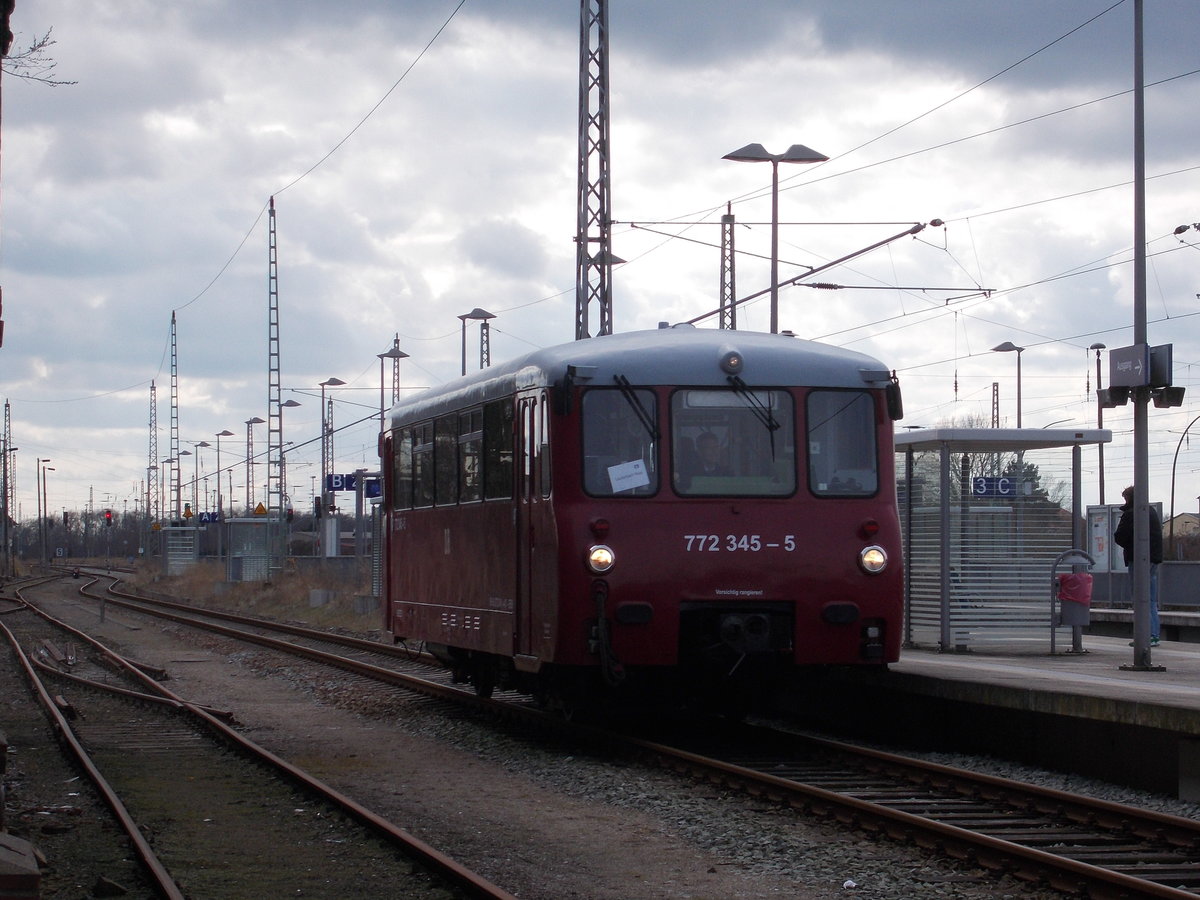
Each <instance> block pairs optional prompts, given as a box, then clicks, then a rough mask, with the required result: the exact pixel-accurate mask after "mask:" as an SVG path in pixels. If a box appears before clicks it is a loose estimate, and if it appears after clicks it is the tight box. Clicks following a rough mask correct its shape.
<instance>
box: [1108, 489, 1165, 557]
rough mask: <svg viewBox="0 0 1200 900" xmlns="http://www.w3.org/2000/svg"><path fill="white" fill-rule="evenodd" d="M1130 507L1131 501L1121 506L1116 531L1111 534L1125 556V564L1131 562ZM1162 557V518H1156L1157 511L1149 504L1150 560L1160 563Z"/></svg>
mask: <svg viewBox="0 0 1200 900" xmlns="http://www.w3.org/2000/svg"><path fill="white" fill-rule="evenodd" d="M1132 507H1133V503H1132V502H1130V503H1126V504H1125V505H1124V506H1122V507H1121V521H1120V522H1118V523H1117V531H1116V534H1114V535H1113V540H1114V541H1116V544H1117V546H1118V547H1120V548H1121V550H1122V552H1123V554H1124V556H1125V565H1127V566H1128V565H1129V564H1130V563H1132V562H1133V516H1132V515H1130V512H1131V509H1132ZM1162 558H1163V555H1162V520H1160V519H1159V518H1158V511H1157V510H1156V509H1155V508H1154V507H1153V506H1151V507H1150V562H1152V563H1160V562H1162Z"/></svg>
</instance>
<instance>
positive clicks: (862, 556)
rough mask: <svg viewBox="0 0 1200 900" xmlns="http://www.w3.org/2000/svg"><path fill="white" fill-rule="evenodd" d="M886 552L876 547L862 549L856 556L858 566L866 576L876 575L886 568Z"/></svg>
mask: <svg viewBox="0 0 1200 900" xmlns="http://www.w3.org/2000/svg"><path fill="white" fill-rule="evenodd" d="M887 562H888V559H887V551H886V550H884V549H883V548H882V547H880V546H878V545H872V546H870V547H863V549H862V550H861V551H859V554H858V564H859V565H860V566H862V570H863V571H864V572H866V573H867V574H868V575H878V574H879V573H880V572H882V571H883V570H884V569H886V568H887Z"/></svg>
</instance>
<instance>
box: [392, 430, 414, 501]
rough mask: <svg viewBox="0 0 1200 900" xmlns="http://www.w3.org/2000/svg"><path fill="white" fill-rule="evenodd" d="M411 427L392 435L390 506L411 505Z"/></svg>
mask: <svg viewBox="0 0 1200 900" xmlns="http://www.w3.org/2000/svg"><path fill="white" fill-rule="evenodd" d="M412 443H413V440H412V429H411V428H400V429H397V431H396V433H395V434H394V435H393V437H392V508H393V509H409V508H411V507H412V490H413V470H412Z"/></svg>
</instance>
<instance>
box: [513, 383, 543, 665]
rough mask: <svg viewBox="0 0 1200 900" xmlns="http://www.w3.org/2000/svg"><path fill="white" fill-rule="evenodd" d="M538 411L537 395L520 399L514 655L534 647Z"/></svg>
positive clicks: (515, 451)
mask: <svg viewBox="0 0 1200 900" xmlns="http://www.w3.org/2000/svg"><path fill="white" fill-rule="evenodd" d="M538 423H539V410H538V397H537V395H536V394H532V393H531V394H525V395H521V396H518V398H517V422H516V435H515V438H516V441H515V443H516V446H515V447H514V448H513V449H514V456H515V457H516V463H517V490H516V519H517V521H516V525H517V591H516V598H517V603H516V609H515V610H514V612H515V614H516V621H514V623H513V653H514V654H528V653H530V652H531V650H532V647H533V635H532V633H531V628H532V620H533V616H532V610H531V608H530V607H531V604H532V602H533V568H534V567H533V554H534V550H535V543H536V542H535V537H536V535H535V533H534V521H535V511H534V504H535V503H537V497H538V492H537V485H536V484H535V481H536V473H537V465H536V462H537V451H538V442H539V435H538V434H537V432H538V430H539V428H538Z"/></svg>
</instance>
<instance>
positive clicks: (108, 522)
mask: <svg viewBox="0 0 1200 900" xmlns="http://www.w3.org/2000/svg"><path fill="white" fill-rule="evenodd" d="M104 524H105V526H106V527H109V528H111V527H112V510H111V509H106V510H105V511H104Z"/></svg>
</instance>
